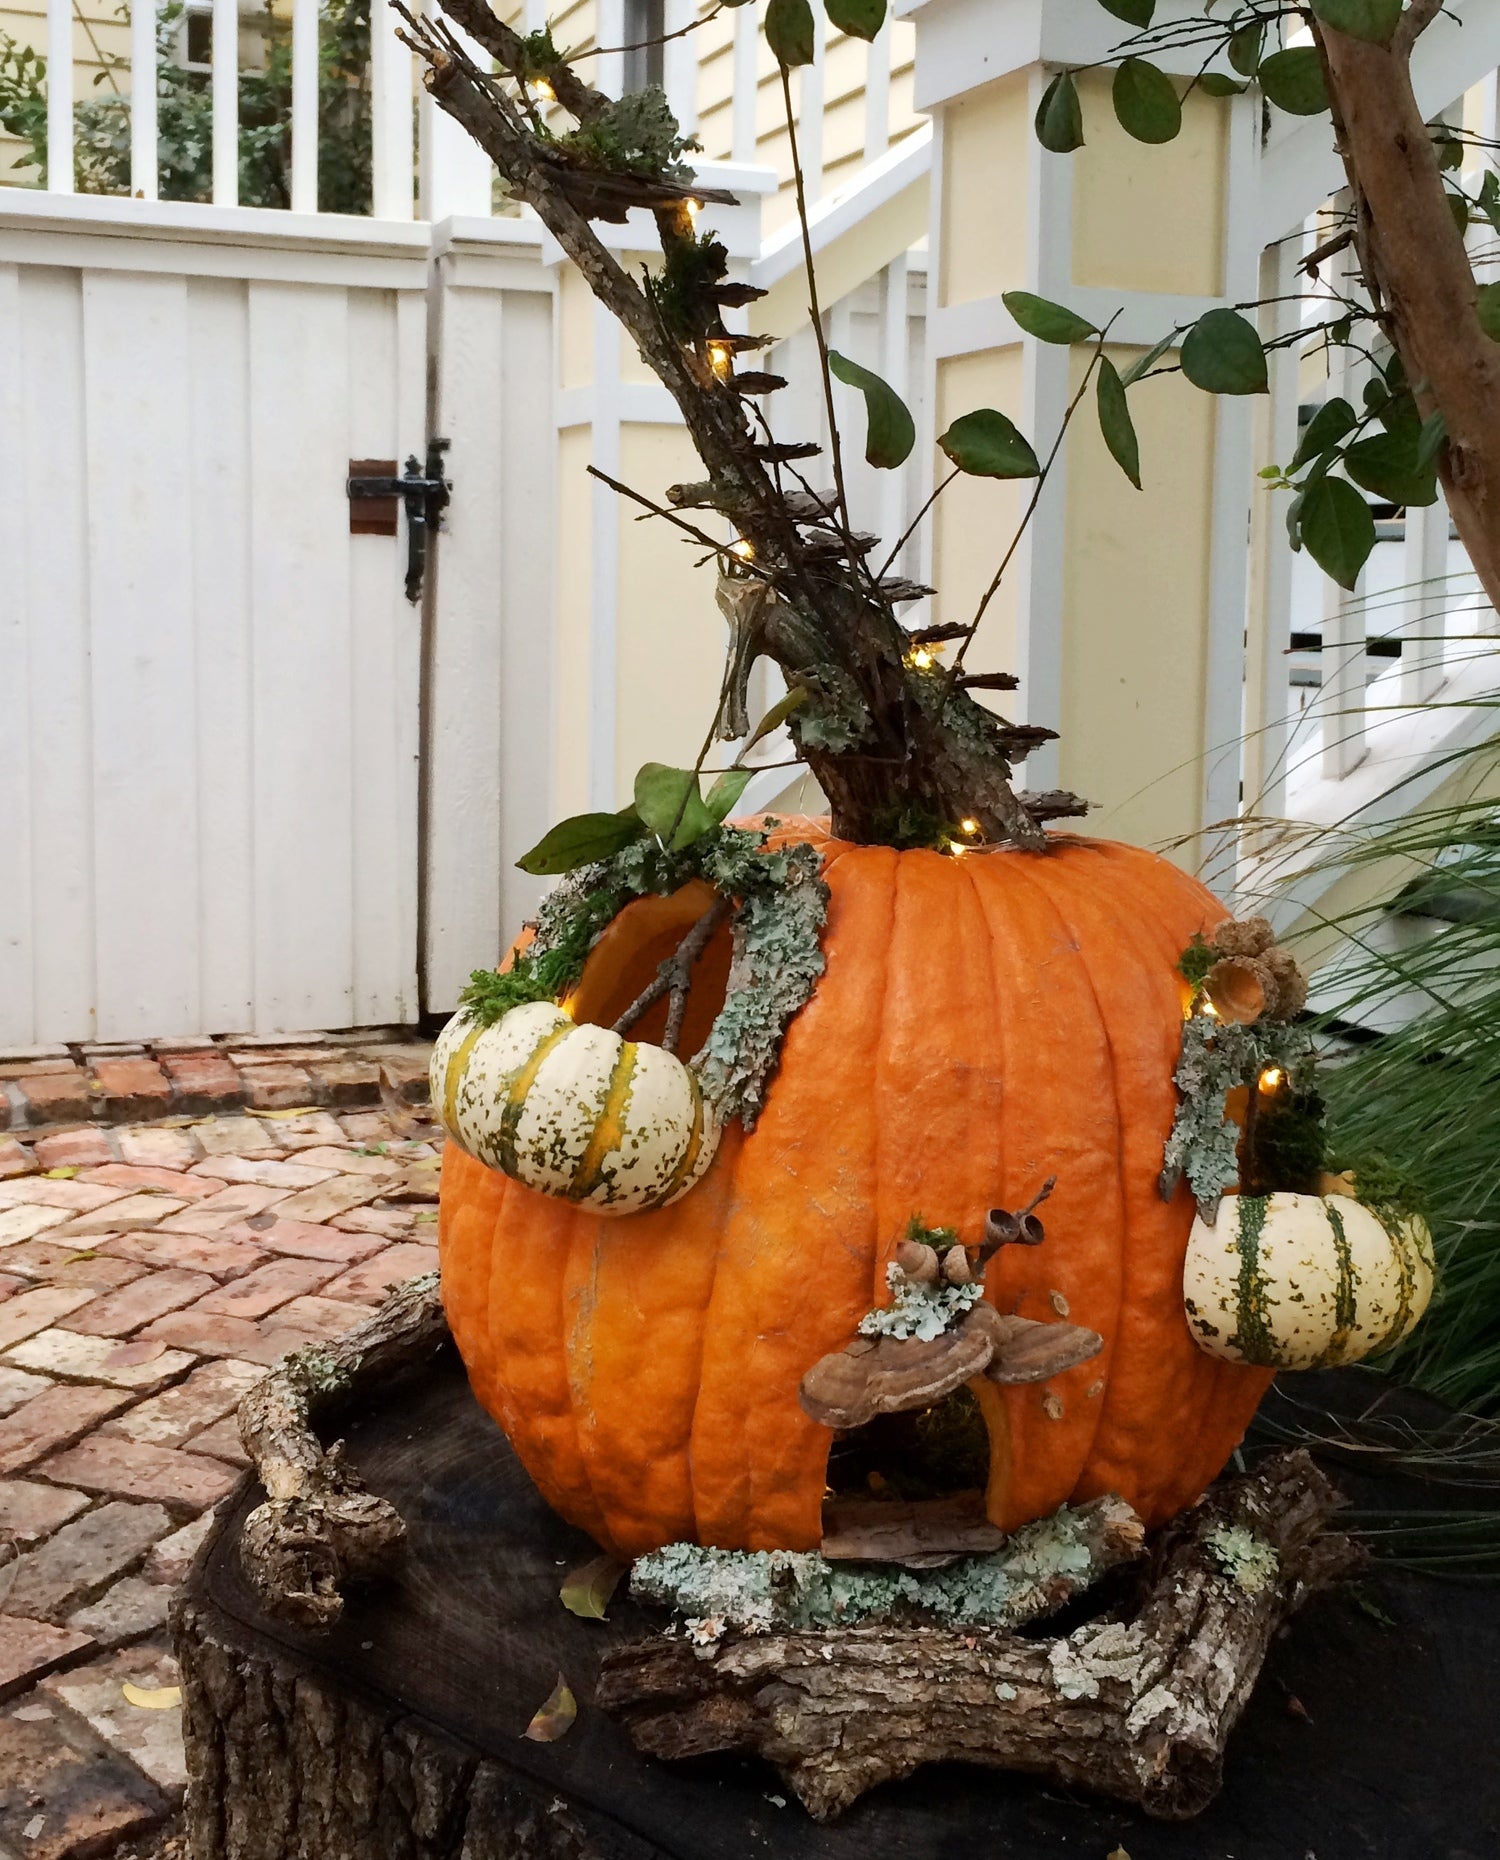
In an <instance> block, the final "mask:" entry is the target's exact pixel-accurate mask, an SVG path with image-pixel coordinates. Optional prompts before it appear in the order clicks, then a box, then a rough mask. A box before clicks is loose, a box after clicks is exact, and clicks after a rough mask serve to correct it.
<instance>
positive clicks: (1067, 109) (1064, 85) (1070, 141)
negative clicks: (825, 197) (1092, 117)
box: [773, 0, 1083, 155]
mask: <svg viewBox="0 0 1500 1860" xmlns="http://www.w3.org/2000/svg"><path fill="white" fill-rule="evenodd" d="M773 3H774V0H773ZM1036 139H1037V141H1038V142H1040V143H1041V145H1042V147H1043V148H1044V149H1051V151H1052V153H1053V154H1054V155H1071V154H1072V152H1073V150H1074V149H1081V148H1082V147H1083V105H1082V104H1081V103H1080V102H1079V101H1078V86H1077V85H1076V84H1075V83H1074V82H1073V74H1072V73H1071V72H1070V71H1060V72H1058V74H1057V76H1056V77H1055V78H1053V80H1052V82H1051V83H1050V84H1049V85H1048V86H1047V88H1046V89H1045V90H1044V91H1043V92H1042V101H1041V102H1040V103H1039V104H1038V105H1037V111H1036Z"/></svg>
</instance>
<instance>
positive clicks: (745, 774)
mask: <svg viewBox="0 0 1500 1860" xmlns="http://www.w3.org/2000/svg"><path fill="white" fill-rule="evenodd" d="M754 773H755V770H754V769H725V771H724V773H723V774H722V775H721V776H720V777H719V779H718V780H717V781H716V782H715V783H714V785H713V787H712V788H710V789H709V791H708V799H707V801H705V802H704V806H705V807H707V809H708V811H709V813H711V814H712V815H713V817H714V819H715V820H717V821H724V820H727V819H728V818H729V814H730V810H731V809H732V808H733V806H734V804H735V802H736V801H737V800H739V798H740V796H741V795H742V794H743V793H744V792H745V788H746V785H747V784H748V782H749V780H750V777H751V776H752V775H753V774H754Z"/></svg>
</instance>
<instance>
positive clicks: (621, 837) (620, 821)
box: [516, 807, 645, 878]
mask: <svg viewBox="0 0 1500 1860" xmlns="http://www.w3.org/2000/svg"><path fill="white" fill-rule="evenodd" d="M644 832H645V827H644V825H643V824H642V821H641V817H640V815H639V814H638V813H637V812H636V811H635V809H634V808H633V807H627V808H625V809H624V810H623V811H622V812H620V813H618V814H574V816H573V817H572V819H571V820H563V821H559V823H558V824H557V825H556V826H555V827H553V829H552V830H551V832H550V833H544V834H543V835H542V837H541V839H539V840H538V841H537V843H536V845H535V846H533V847H532V849H531V851H530V852H529V853H526V854H524V855H523V856H522V857H521V858H519V859H517V861H516V864H517V866H519V867H520V869H521V870H522V871H523V872H530V873H531V875H532V876H533V877H534V878H553V877H555V876H556V875H557V874H558V873H559V872H572V871H576V870H577V868H578V867H579V866H581V865H592V864H593V863H594V861H595V860H596V859H608V858H610V857H611V856H612V855H613V854H615V853H617V852H618V851H619V850H620V848H621V847H622V846H628V845H629V844H630V842H631V841H632V840H638V839H639V838H640V837H641V835H642V833H644Z"/></svg>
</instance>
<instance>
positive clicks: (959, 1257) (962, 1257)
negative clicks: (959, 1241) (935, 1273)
mask: <svg viewBox="0 0 1500 1860" xmlns="http://www.w3.org/2000/svg"><path fill="white" fill-rule="evenodd" d="M943 1277H944V1278H945V1279H946V1280H947V1281H948V1283H949V1284H950V1285H972V1284H973V1283H974V1268H973V1267H972V1266H971V1265H970V1264H969V1255H968V1253H967V1252H966V1251H965V1249H964V1248H963V1247H961V1246H950V1247H949V1249H948V1251H947V1252H946V1253H945V1254H944V1255H943Z"/></svg>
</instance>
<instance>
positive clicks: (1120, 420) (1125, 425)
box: [1098, 355, 1141, 491]
mask: <svg viewBox="0 0 1500 1860" xmlns="http://www.w3.org/2000/svg"><path fill="white" fill-rule="evenodd" d="M1098 394H1099V431H1100V432H1101V433H1103V435H1104V443H1105V445H1107V446H1108V447H1109V451H1110V457H1111V458H1113V460H1114V462H1115V463H1116V464H1117V465H1118V466H1119V468H1120V470H1121V471H1122V472H1124V474H1125V476H1126V477H1127V478H1128V479H1129V480H1130V482H1131V483H1132V484H1133V485H1134V486H1135V488H1136V490H1138V491H1139V490H1140V488H1141V447H1140V441H1139V440H1138V439H1137V438H1136V435H1135V422H1134V421H1133V420H1132V419H1131V417H1130V408H1129V405H1128V404H1127V402H1126V399H1125V386H1124V383H1123V382H1122V381H1121V380H1120V375H1119V370H1118V369H1117V368H1116V367H1115V365H1114V363H1113V362H1112V361H1111V360H1110V359H1109V357H1108V356H1107V355H1105V356H1101V357H1100V359H1099V389H1098Z"/></svg>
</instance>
